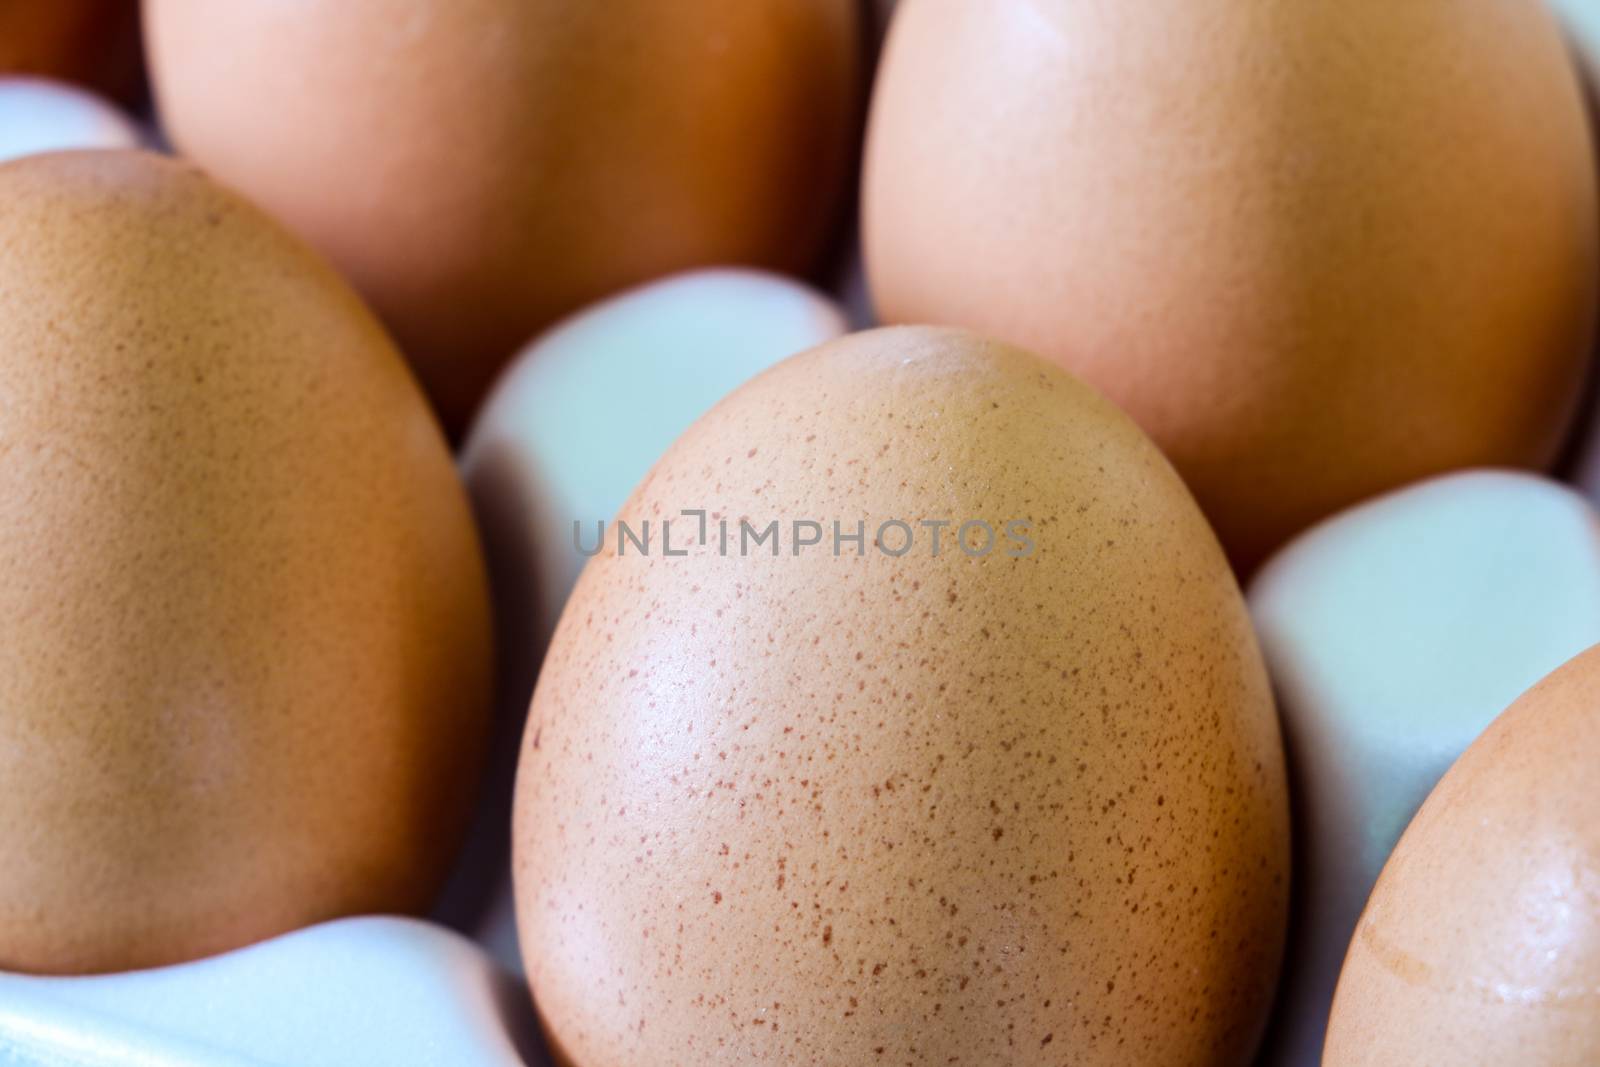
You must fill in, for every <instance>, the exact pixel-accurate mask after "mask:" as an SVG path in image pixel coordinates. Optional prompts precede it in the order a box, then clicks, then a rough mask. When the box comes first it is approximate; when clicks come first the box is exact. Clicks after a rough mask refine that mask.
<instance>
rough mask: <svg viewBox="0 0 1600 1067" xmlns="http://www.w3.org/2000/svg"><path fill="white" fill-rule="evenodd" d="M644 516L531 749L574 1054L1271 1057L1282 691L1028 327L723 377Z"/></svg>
mask: <svg viewBox="0 0 1600 1067" xmlns="http://www.w3.org/2000/svg"><path fill="white" fill-rule="evenodd" d="M698 511H704V512H705V528H704V530H702V529H701V528H700V518H699V516H698V515H693V514H688V515H686V514H685V512H698ZM580 518H582V519H583V520H584V522H583V529H582V537H581V538H580V539H579V542H578V543H580V544H582V545H584V546H586V548H592V547H594V545H595V541H596V534H595V528H594V526H593V521H592V520H593V518H594V517H592V516H582V517H580ZM724 521H726V522H727V523H728V524H729V525H728V546H727V548H726V550H724V548H723V535H722V523H723V522H724ZM618 522H619V523H625V524H627V527H628V532H627V533H626V534H623V535H621V536H622V542H621V544H622V547H621V548H620V550H619V546H618V541H617V536H618V535H619V534H620V532H621V527H620V526H612V525H608V527H607V528H606V536H605V540H604V542H603V549H602V550H601V551H600V553H599V555H597V556H596V557H595V558H593V559H591V560H590V562H589V564H588V566H587V568H586V569H585V572H584V574H583V577H582V579H581V580H580V583H579V585H578V588H577V590H576V592H575V593H574V595H573V598H572V600H571V601H570V602H569V604H568V606H567V610H566V612H565V614H564V615H563V617H562V620H561V623H560V625H559V627H558V631H557V634H556V637H555V640H554V644H553V645H552V647H551V649H550V652H549V656H548V658H547V660H546V662H545V667H544V671H543V674H542V676H541V677H540V680H539V685H538V690H537V693H536V695H535V697H534V700H533V706H532V709H531V713H530V718H529V721H528V725H527V733H526V735H525V741H524V746H523V753H522V764H521V767H520V770H519V783H518V796H517V805H516V814H515V830H514V849H515V872H514V873H515V879H516V890H517V906H518V920H519V928H520V936H521V941H522V949H523V954H524V958H525V959H526V962H527V967H528V974H529V977H530V979H531V982H532V987H533V993H534V1000H535V1002H536V1004H537V1005H538V1007H539V1009H540V1012H541V1013H542V1017H543V1019H544V1023H545V1026H546V1030H547V1033H548V1034H549V1036H550V1038H551V1040H552V1044H553V1045H554V1046H555V1047H556V1048H557V1050H558V1052H559V1054H560V1055H561V1056H563V1057H564V1058H565V1060H566V1062H567V1063H569V1064H573V1065H576V1067H608V1065H614V1064H624V1063H663V1064H664V1063H671V1064H676V1065H684V1067H693V1065H712V1064H715V1065H732V1064H749V1063H768V1064H817V1063H829V1064H874V1063H883V1064H940V1065H945V1064H975V1065H976V1064H983V1065H989V1064H1000V1063H1016V1064H1022V1063H1027V1064H1069V1063H1070V1064H1075V1065H1084V1064H1088V1065H1094V1064H1130V1063H1138V1064H1141V1065H1149V1067H1160V1065H1166V1064H1170V1065H1178V1064H1182V1065H1186V1067H1188V1065H1193V1064H1199V1063H1217V1064H1242V1063H1245V1062H1246V1061H1247V1060H1248V1058H1249V1055H1250V1052H1251V1050H1252V1048H1253V1047H1254V1045H1255V1043H1256V1039H1257V1035H1258V1031H1259V1029H1260V1027H1261V1025H1262V1021H1263V1017H1264V1013H1265V1011H1266V1008H1267V1005H1268V1000H1269V998H1270V995H1271V991H1272V988H1273V984H1274V979H1275V976H1276V974H1277V969H1278V957H1279V949H1280V945H1281V940H1282V935H1283V928H1284V919H1285V904H1286V899H1287V891H1288V884H1287V877H1288V860H1289V856H1288V825H1287V823H1288V808H1287V798H1286V795H1285V786H1284V771H1283V765H1282V755H1281V749H1280V743H1279V737H1278V730H1277V723H1276V720H1275V718H1274V715H1273V707H1272V702H1271V698H1270V695H1269V692H1268V685H1267V679H1266V677H1265V674H1264V673H1263V668H1262V664H1261V660H1260V656H1259V654H1258V652H1257V648H1256V644H1255V640H1254V637H1253V635H1252V633H1251V630H1250V626H1249V622H1248V620H1247V618H1246V615H1245V609H1244V606H1243V603H1242V601H1241V598H1240V595H1239V591H1238V588H1237V586H1236V585H1235V583H1234V580H1233V577H1232V575H1231V574H1230V572H1229V569H1228V566H1227V564H1226V562H1225V560H1224V557H1223V555H1222V552H1221V550H1220V549H1219V547H1218V545H1217V542H1216V539H1215V537H1214V536H1213V534H1212V532H1211V530H1210V528H1209V527H1208V526H1207V525H1206V523H1205V520H1204V519H1203V518H1202V517H1201V515H1200V512H1199V510H1198V509H1197V508H1196V506H1195V504H1194V501H1193V500H1192V499H1191V498H1190V496H1189V495H1188V493H1187V492H1186V491H1185V489H1184V488H1183V485H1182V484H1181V483H1180V481H1179V480H1178V478H1177V476H1176V475H1175V474H1174V473H1173V471H1172V469H1171V467H1170V466H1169V465H1168V464H1167V462H1166V461H1165V460H1164V459H1163V458H1162V457H1161V455H1160V453H1159V452H1158V451H1157V450H1156V448H1155V447H1154V446H1153V445H1152V444H1151V443H1150V442H1149V441H1148V440H1147V439H1146V438H1145V437H1144V436H1143V435H1142V434H1141V433H1140V432H1139V430H1138V429H1137V428H1136V427H1135V426H1134V425H1133V423H1132V422H1131V421H1130V420H1128V419H1127V418H1126V417H1125V416H1124V415H1122V414H1121V413H1120V412H1118V411H1117V410H1116V409H1115V408H1113V407H1112V406H1111V405H1110V404H1108V403H1106V402H1105V401H1104V400H1102V399H1101V398H1100V397H1098V396H1097V395H1096V394H1095V393H1093V392H1092V391H1091V390H1089V389H1088V388H1087V387H1086V386H1084V385H1082V384H1080V383H1079V382H1078V381H1076V380H1075V379H1073V378H1072V377H1070V376H1069V375H1067V374H1066V373H1064V372H1063V371H1061V370H1059V369H1057V368H1055V367H1053V366H1051V365H1050V364H1048V363H1045V362H1043V361H1041V360H1040V359H1038V358H1036V357H1034V356H1032V355H1029V354H1027V353H1025V352H1022V351H1020V350H1017V349H1014V348H1010V347H1007V346H1005V345H1001V344H997V343H993V342H990V341H986V340H982V339H980V338H978V337H976V336H973V335H970V334H966V333H962V332H958V331H952V330H944V329H935V328H898V329H886V330H877V331H872V332H868V333H861V334H856V335H853V336H850V337H847V338H844V339H842V340H839V341H836V342H832V343H830V344H827V345H824V346H822V347H820V348H816V349H812V350H811V351H809V352H807V353H804V354H802V355H799V356H796V357H794V358H792V359H790V360H788V361H786V362H785V363H782V364H780V365H779V366H777V367H776V368H774V369H773V370H771V371H769V372H767V373H766V374H764V375H762V376H761V377H759V378H756V379H754V380H753V381H751V382H750V383H748V384H747V385H745V386H744V387H743V388H741V389H740V390H739V391H738V392H736V393H734V394H733V395H732V396H731V397H730V398H728V399H727V400H725V401H723V403H722V404H720V405H719V406H718V407H717V408H715V409H714V410H713V411H712V412H711V413H709V414H708V415H706V416H705V417H704V418H703V419H702V420H701V421H700V422H698V423H697V424H695V426H694V427H692V428H691V429H690V430H689V431H688V432H687V433H686V434H685V435H684V436H683V437H681V438H680V439H679V440H678V441H677V443H676V444H675V445H674V446H673V447H672V449H671V451H670V452H668V453H667V455H666V456H665V457H664V458H663V459H662V460H661V462H660V463H659V464H658V465H657V466H656V467H655V469H654V470H653V472H652V473H651V474H650V475H649V476H648V477H647V479H646V480H645V482H644V483H642V484H641V486H640V487H639V489H638V490H637V491H636V492H635V494H634V495H633V497H632V498H631V500H630V502H629V503H628V504H627V505H626V506H625V507H624V508H623V511H622V513H621V515H620V517H619V520H618ZM774 522H776V523H777V527H776V529H773V528H772V527H771V526H770V524H771V523H774ZM646 523H648V524H650V525H649V528H648V536H649V538H650V546H651V548H650V551H649V553H648V554H646V553H644V552H641V551H640V547H639V545H638V543H637V539H638V538H640V537H641V535H643V534H645V533H646V527H645V524H646ZM806 523H814V524H815V525H814V526H812V525H806ZM937 523H948V524H949V525H947V526H943V527H940V526H934V525H929V524H937ZM979 523H988V524H989V526H990V528H992V529H993V530H994V536H993V537H992V538H991V537H990V536H988V535H987V534H986V533H985V532H984V528H983V527H982V526H981V525H978V524H979ZM835 524H838V525H837V536H836V533H835V530H836V527H835ZM858 524H859V527H858ZM963 527H965V528H964V529H963ZM747 528H748V529H749V530H750V531H752V533H748V534H747V533H746V529H747ZM858 532H859V533H860V534H861V540H860V541H859V542H857V541H855V540H852V538H853V536H854V535H855V534H856V533H858ZM752 534H753V535H766V536H767V538H768V539H765V540H762V541H761V542H759V543H756V542H754V540H753V537H752ZM935 534H938V536H939V542H938V548H937V552H936V551H935V547H934V536H935ZM985 549H987V550H985ZM668 550H670V552H671V553H673V554H672V555H668V554H667V553H668Z"/></svg>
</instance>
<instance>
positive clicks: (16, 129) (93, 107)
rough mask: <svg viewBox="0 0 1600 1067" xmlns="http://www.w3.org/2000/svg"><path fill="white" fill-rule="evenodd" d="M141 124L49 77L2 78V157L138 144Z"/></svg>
mask: <svg viewBox="0 0 1600 1067" xmlns="http://www.w3.org/2000/svg"><path fill="white" fill-rule="evenodd" d="M143 142H144V136H143V134H142V133H141V132H140V130H139V127H138V126H137V125H136V124H135V123H134V121H133V120H132V119H131V118H129V117H128V116H127V115H125V114H123V113H122V111H120V110H119V109H118V108H117V106H116V105H115V104H112V103H110V102H109V101H107V100H103V99H101V98H100V97H98V96H96V95H95V94H94V93H91V92H89V91H88V90H86V89H80V88H78V87H76V86H73V85H68V84H66V83H64V82H58V81H51V80H49V79H47V78H31V77H29V78H24V77H7V78H0V161H4V160H7V159H17V158H19V157H21V156H31V155H35V154H37V153H40V152H53V151H57V150H59V149H63V148H137V147H139V145H141V144H142V143H143Z"/></svg>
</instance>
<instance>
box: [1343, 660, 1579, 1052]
mask: <svg viewBox="0 0 1600 1067" xmlns="http://www.w3.org/2000/svg"><path fill="white" fill-rule="evenodd" d="M1596 768H1600V647H1596V648H1592V649H1590V650H1589V651H1587V652H1584V653H1582V654H1581V655H1579V656H1577V657H1576V658H1574V659H1572V660H1570V661H1568V662H1567V664H1566V665H1565V666H1562V667H1561V668H1559V669H1557V670H1556V671H1554V672H1553V673H1552V674H1550V675H1549V676H1547V677H1546V678H1545V679H1544V680H1543V681H1542V682H1540V683H1539V684H1538V685H1536V686H1534V687H1533V688H1532V689H1530V690H1528V691H1527V692H1526V693H1524V694H1523V695H1522V696H1521V697H1520V698H1519V699H1518V700H1517V702H1516V703H1514V704H1512V705H1511V707H1510V708H1508V709H1507V710H1506V711H1505V712H1504V713H1503V714H1502V715H1501V716H1500V718H1498V719H1497V720H1495V722H1494V724H1493V725H1492V726H1490V727H1489V729H1488V730H1487V731H1485V732H1484V734H1483V736H1481V737H1480V738H1478V740H1477V741H1476V742H1474V743H1473V745H1472V747H1471V748H1469V749H1467V751H1466V752H1465V753H1464V754H1463V755H1462V757H1461V758H1460V759H1459V760H1458V761H1457V762H1456V764H1455V766H1454V767H1452V768H1451V769H1450V772H1449V773H1448V774H1446V775H1445V776H1444V778H1443V780H1441V781H1440V783H1439V785H1438V786H1437V787H1436V788H1435V789H1434V791H1433V793H1432V794H1431V795H1430V796H1429V797H1428V800H1427V803H1425V804H1424V805H1423V806H1422V810H1421V811H1419V812H1418V813H1417V816H1416V818H1415V819H1414V820H1413V821H1412V823H1411V825H1410V826H1409V827H1408V828H1407V829H1406V832H1405V836H1403V837H1402V838H1401V839H1400V844H1399V845H1398V846H1397V847H1396V848H1395V851H1394V854H1393V855H1392V856H1391V857H1390V858H1389V862H1388V864H1387V865H1386V866H1385V867H1384V869H1383V875H1382V877H1381V878H1379V880H1378V885H1377V888H1376V889H1374V890H1373V892H1372V898H1371V899H1370V900H1369V901H1368V902H1367V910H1366V912H1365V914H1363V915H1362V917H1361V924H1360V926H1358V927H1357V929H1356V934H1355V938H1354V939H1353V940H1352V941H1351V943H1350V952H1349V955H1347V956H1346V957H1345V963H1344V971H1343V973H1341V975H1340V976H1339V991H1338V994H1337V996H1336V997H1335V999H1334V1004H1333V1016H1332V1018H1331V1019H1330V1020H1329V1025H1328V1041H1327V1048H1326V1050H1325V1052H1324V1054H1323V1061H1322V1062H1323V1063H1324V1064H1326V1065H1327V1067H1355V1065H1373V1067H1377V1065H1390V1064H1396V1065H1398V1064H1418V1063H1448V1064H1451V1065H1453V1067H1478V1065H1481V1067H1500V1065H1502V1064H1516V1065H1517V1067H1586V1065H1588V1064H1594V1063H1600V793H1597V792H1596V790H1595V782H1594V778H1595V770H1596Z"/></svg>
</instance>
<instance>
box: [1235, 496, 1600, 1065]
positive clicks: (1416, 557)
mask: <svg viewBox="0 0 1600 1067" xmlns="http://www.w3.org/2000/svg"><path fill="white" fill-rule="evenodd" d="M1250 608H1251V614H1252V616H1253V618H1254V620H1255V624H1256V632H1257V633H1258V634H1259V635H1260V639H1261V649H1262V652H1263V653H1264V654H1265V656H1266V660H1267V670H1268V672H1269V673H1270V674H1271V676H1272V681H1273V687H1274V689H1275V691H1276V693H1277V696H1278V710H1279V714H1280V716H1281V718H1282V721H1283V729H1284V741H1285V743H1286V745H1287V748H1288V755H1289V771H1290V776H1289V780H1290V785H1291V787H1292V793H1293V796H1294V798H1295V848H1296V867H1295V877H1294V900H1295V904H1294V908H1293V909H1292V915H1293V919H1292V922H1291V924H1290V930H1289V948H1288V953H1287V955H1286V957H1285V961H1284V982H1283V987H1282V990H1281V992H1280V994H1279V1000H1278V1006H1277V1008H1276V1010H1275V1011H1274V1014H1273V1023H1272V1026H1271V1028H1270V1030H1269V1032H1268V1036H1267V1042H1266V1051H1265V1054H1264V1055H1263V1056H1262V1058H1261V1060H1260V1061H1259V1064H1258V1067H1316V1064H1317V1063H1318V1062H1319V1060H1320V1056H1321V1052H1322V1042H1323V1037H1324V1034H1325V1031H1326V1028H1327V1022H1328V1009H1329V1007H1330V1006H1331V1005H1332V1003H1333V990H1334V985H1335V984H1336V983H1337V981H1338V978H1339V967H1340V964H1341V963H1343V961H1344V956H1345V950H1346V948H1347V947H1348V946H1349V944H1350V935H1351V934H1352V933H1353V932H1354V930H1355V927H1356V920H1357V919H1358V918H1359V917H1360V915H1361V909H1362V907H1363V906H1364V905H1365V904H1366V902H1367V896H1368V895H1369V894H1370V893H1371V892H1372V886H1373V884H1374V883H1375V882H1376V881H1377V880H1378V873H1379V872H1380V871H1381V870H1382V869H1383V865H1384V862H1385V861H1386V860H1387V859H1388V858H1389V853H1390V851H1391V850H1393V848H1394V846H1395V842H1397V841H1398V840H1399V839H1400V834H1401V833H1402V832H1403V831H1404V830H1405V828H1406V824H1407V823H1409V822H1410V821H1411V817H1412V816H1413V815H1415V814H1416V811H1417V808H1419V807H1420V806H1421V805H1422V802H1423V801H1424V800H1425V799H1427V796H1428V793H1429V791H1430V790H1432V789H1433V787H1434V786H1435V785H1436V784H1437V783H1438V781H1439V779H1440V778H1441V777H1442V776H1443V775H1444V773H1445V772H1446V771H1447V770H1449V768H1450V765H1451V764H1452V763H1454V762H1455V761H1456V759H1457V758H1458V757H1459V756H1460V755H1461V753H1462V752H1463V751H1464V750H1465V749H1466V748H1467V746H1468V745H1470V744H1471V743H1472V742H1473V741H1474V740H1476V739H1477V737H1478V735H1479V734H1480V733H1481V732H1482V731H1483V729H1484V728H1485V727H1486V726H1488V725H1489V723H1491V722H1493V721H1494V718H1495V716H1497V715H1499V714H1500V712H1501V711H1503V710H1504V709H1505V707H1506V705H1508V704H1510V703H1511V702H1512V701H1513V700H1515V699H1516V698H1517V697H1518V696H1519V695H1521V693H1522V692H1523V691H1524V690H1526V689H1527V688H1528V687H1529V686H1531V685H1532V684H1533V683H1534V682H1536V681H1538V680H1539V679H1540V678H1543V677H1544V676H1545V675H1546V674H1548V673H1550V672H1551V671H1552V670H1554V669H1555V668H1556V667H1558V666H1560V665H1561V664H1562V663H1565V662H1566V661H1567V660H1568V659H1571V658H1572V657H1573V656H1575V655H1577V654H1578V653H1579V652H1581V651H1583V650H1584V649H1586V648H1588V647H1589V646H1590V645H1593V644H1595V643H1596V642H1600V515H1597V514H1596V513H1595V510H1594V508H1593V507H1592V506H1590V504H1589V503H1588V502H1587V501H1585V500H1584V499H1583V498H1582V497H1581V496H1579V495H1578V494H1577V493H1575V492H1573V491H1572V490H1571V489H1569V488H1567V487H1565V486H1562V485H1558V484H1557V483H1555V482H1552V481H1550V480H1549V479H1547V478H1541V477H1538V476H1536V475H1531V474H1522V473H1516V472H1511V471H1482V470H1479V471H1465V472H1461V473H1457V474H1452V475H1446V476H1444V477H1440V478H1435V479H1431V480H1429V481H1426V482H1423V483H1421V484H1418V485H1415V486H1408V487H1407V488H1405V489H1402V490H1397V491H1396V492H1393V493H1389V494H1386V495H1384V496H1382V497H1379V498H1378V499H1376V500H1371V501H1367V502H1366V503H1363V504H1360V505H1357V506H1356V507H1354V508H1351V509H1349V510H1347V511H1344V512H1341V513H1340V514H1338V515H1336V516H1334V517H1333V518H1330V519H1327V520H1325V521H1323V522H1321V523H1318V524H1317V525H1316V526H1314V527H1312V528H1311V529H1310V530H1307V531H1306V532H1305V533H1303V534H1301V535H1300V536H1298V537H1296V538H1295V539H1294V540H1293V541H1291V542H1290V543H1289V544H1288V545H1287V546H1286V547H1285V548H1284V549H1283V550H1282V551H1280V552H1278V553H1277V554H1276V555H1275V556H1273V557H1272V559H1270V560H1269V561H1268V562H1267V563H1266V564H1265V565H1264V566H1263V567H1262V568H1261V570H1260V571H1259V572H1258V573H1257V574H1256V577H1255V580H1254V581H1253V582H1252V583H1251V585H1250Z"/></svg>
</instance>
